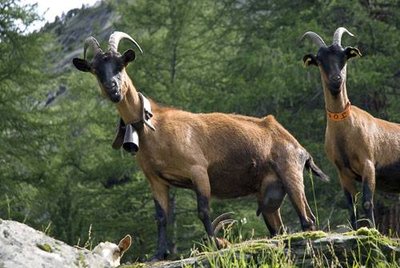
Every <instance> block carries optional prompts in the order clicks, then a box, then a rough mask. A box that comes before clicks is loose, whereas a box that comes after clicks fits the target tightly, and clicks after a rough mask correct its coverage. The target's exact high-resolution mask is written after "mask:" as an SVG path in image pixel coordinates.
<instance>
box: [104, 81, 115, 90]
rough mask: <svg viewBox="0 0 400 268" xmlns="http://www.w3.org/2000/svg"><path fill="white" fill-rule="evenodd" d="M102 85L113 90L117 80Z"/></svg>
mask: <svg viewBox="0 0 400 268" xmlns="http://www.w3.org/2000/svg"><path fill="white" fill-rule="evenodd" d="M104 86H105V87H106V88H107V89H109V90H114V91H115V90H116V89H117V82H115V81H110V82H105V83H104Z"/></svg>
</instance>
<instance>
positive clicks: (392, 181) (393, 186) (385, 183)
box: [375, 162, 400, 193]
mask: <svg viewBox="0 0 400 268" xmlns="http://www.w3.org/2000/svg"><path fill="white" fill-rule="evenodd" d="M375 174H376V175H375V177H376V188H377V189H378V190H380V191H384V192H392V193H400V162H398V163H395V164H392V165H389V166H385V167H377V169H376V173H375Z"/></svg>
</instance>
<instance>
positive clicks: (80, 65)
mask: <svg viewBox="0 0 400 268" xmlns="http://www.w3.org/2000/svg"><path fill="white" fill-rule="evenodd" d="M72 63H73V64H74V66H75V67H76V69H78V70H79V71H82V72H90V70H91V67H90V64H89V63H88V62H87V60H84V59H79V58H74V59H73V60H72Z"/></svg>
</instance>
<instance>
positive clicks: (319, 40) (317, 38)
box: [301, 31, 326, 48]
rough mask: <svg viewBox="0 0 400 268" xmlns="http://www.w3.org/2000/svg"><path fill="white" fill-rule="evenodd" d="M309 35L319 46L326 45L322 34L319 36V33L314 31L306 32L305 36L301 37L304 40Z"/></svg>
mask: <svg viewBox="0 0 400 268" xmlns="http://www.w3.org/2000/svg"><path fill="white" fill-rule="evenodd" d="M306 37H309V38H310V39H311V41H313V42H314V43H315V44H316V45H317V46H318V48H320V47H326V44H325V42H324V40H323V39H322V37H321V36H319V35H318V34H316V33H314V32H310V31H309V32H306V33H305V34H303V36H302V37H301V41H303V40H304V38H306Z"/></svg>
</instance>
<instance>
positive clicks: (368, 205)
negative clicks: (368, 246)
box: [362, 160, 375, 227]
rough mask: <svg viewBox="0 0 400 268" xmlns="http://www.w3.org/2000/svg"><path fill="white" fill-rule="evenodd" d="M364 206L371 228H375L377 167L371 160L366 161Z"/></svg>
mask: <svg viewBox="0 0 400 268" xmlns="http://www.w3.org/2000/svg"><path fill="white" fill-rule="evenodd" d="M362 191H363V196H362V206H363V209H364V211H365V216H366V217H367V219H368V220H369V221H370V222H369V226H370V227H375V219H374V202H373V198H374V192H375V166H374V164H373V163H372V161H371V160H366V161H365V164H364V170H363V175H362Z"/></svg>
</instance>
